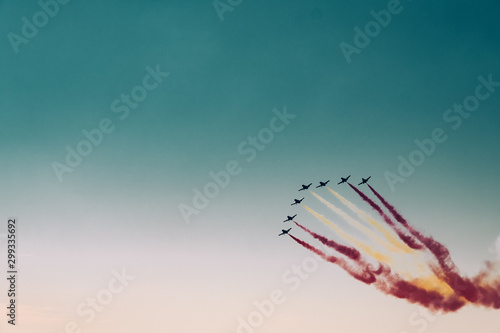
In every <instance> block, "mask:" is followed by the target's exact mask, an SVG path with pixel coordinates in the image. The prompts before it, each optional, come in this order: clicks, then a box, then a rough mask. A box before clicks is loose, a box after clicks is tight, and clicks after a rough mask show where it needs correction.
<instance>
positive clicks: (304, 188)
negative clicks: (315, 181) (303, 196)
mask: <svg viewBox="0 0 500 333" xmlns="http://www.w3.org/2000/svg"><path fill="white" fill-rule="evenodd" d="M311 185H312V183H311V184H309V185H302V188H301V189H300V190H299V191H304V190H307V189H309V186H311Z"/></svg>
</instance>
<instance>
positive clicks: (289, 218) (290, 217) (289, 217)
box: [283, 214, 297, 222]
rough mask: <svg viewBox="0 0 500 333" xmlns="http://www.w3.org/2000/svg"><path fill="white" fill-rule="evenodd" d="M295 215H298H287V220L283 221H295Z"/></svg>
mask: <svg viewBox="0 0 500 333" xmlns="http://www.w3.org/2000/svg"><path fill="white" fill-rule="evenodd" d="M295 216H297V214H295V215H294V216H287V217H286V220H285V221H283V222H288V221H293V219H294V218H295Z"/></svg>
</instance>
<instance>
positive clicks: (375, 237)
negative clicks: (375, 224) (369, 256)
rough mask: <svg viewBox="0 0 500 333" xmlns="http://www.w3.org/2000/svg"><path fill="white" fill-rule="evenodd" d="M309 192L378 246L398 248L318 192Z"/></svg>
mask: <svg viewBox="0 0 500 333" xmlns="http://www.w3.org/2000/svg"><path fill="white" fill-rule="evenodd" d="M309 192H311V194H312V195H314V196H315V197H316V198H317V199H318V200H319V201H321V202H322V203H323V204H325V205H326V206H327V207H328V208H330V209H331V210H332V211H333V212H334V213H336V214H337V215H340V216H341V217H342V218H343V219H344V220H346V221H347V222H348V223H349V224H350V225H352V226H353V227H354V228H356V229H358V230H359V231H361V232H363V233H365V234H366V235H367V236H368V237H370V238H371V239H373V240H374V241H375V242H376V243H377V244H379V245H380V246H382V247H384V248H387V247H388V246H387V245H389V246H390V247H391V248H390V250H392V251H394V250H396V251H397V250H398V249H397V248H396V247H395V246H393V245H392V244H387V241H386V240H383V239H381V238H380V237H379V236H378V235H376V234H375V233H373V231H371V230H370V229H368V228H366V227H365V226H364V225H362V224H361V223H359V222H358V221H356V220H355V219H353V218H352V217H350V216H349V215H347V214H346V213H345V212H343V211H342V210H341V209H339V208H337V207H336V206H335V205H333V204H332V203H330V202H328V201H327V200H325V199H324V198H322V197H321V196H319V195H318V194H316V193H314V192H313V191H311V190H309Z"/></svg>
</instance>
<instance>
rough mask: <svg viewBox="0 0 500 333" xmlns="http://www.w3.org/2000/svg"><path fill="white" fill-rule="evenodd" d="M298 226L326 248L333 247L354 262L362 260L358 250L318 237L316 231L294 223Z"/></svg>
mask: <svg viewBox="0 0 500 333" xmlns="http://www.w3.org/2000/svg"><path fill="white" fill-rule="evenodd" d="M293 222H294V223H295V224H296V225H297V226H299V227H300V228H302V230H304V231H305V232H307V233H308V234H310V235H311V236H313V237H314V238H316V239H317V240H319V241H320V242H321V243H323V244H325V245H326V246H329V247H331V248H332V249H334V250H336V251H337V252H339V253H342V254H343V255H345V256H346V257H348V258H350V259H352V260H354V261H359V260H360V259H361V253H360V252H359V251H358V250H356V249H355V248H353V247H351V246H345V245H342V244H339V243H337V242H335V241H333V240H330V239H328V238H326V237H323V236H321V235H318V234H317V233H315V232H314V231H311V230H309V229H307V228H306V227H304V226H302V225H300V224H299V223H297V222H295V221H293Z"/></svg>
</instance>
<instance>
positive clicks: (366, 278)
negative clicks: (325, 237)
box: [288, 234, 377, 284]
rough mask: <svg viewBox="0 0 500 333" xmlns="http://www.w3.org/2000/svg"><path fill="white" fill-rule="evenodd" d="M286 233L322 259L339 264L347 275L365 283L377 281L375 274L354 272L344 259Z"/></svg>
mask: <svg viewBox="0 0 500 333" xmlns="http://www.w3.org/2000/svg"><path fill="white" fill-rule="evenodd" d="M288 235H289V236H290V237H292V239H293V240H294V241H296V242H297V243H299V244H300V245H302V246H303V247H305V248H306V249H308V250H309V251H311V252H313V253H315V254H317V255H318V256H320V257H321V258H323V259H324V260H326V261H328V262H331V263H333V264H336V265H338V266H340V267H341V268H342V269H343V270H345V271H346V272H347V273H348V274H349V275H351V276H352V277H353V278H355V279H356V280H359V281H361V282H363V283H366V284H372V283H374V282H375V281H377V278H376V277H375V275H374V274H373V273H372V272H370V271H367V270H365V271H363V272H362V273H359V272H356V270H355V269H354V268H352V267H351V266H349V265H348V264H347V262H346V261H345V260H344V259H341V258H337V257H335V256H329V255H327V254H326V253H323V252H322V251H321V250H318V249H317V248H315V247H314V246H312V245H310V244H308V243H306V242H304V241H303V240H300V239H298V238H297V237H295V236H293V235H290V234H288Z"/></svg>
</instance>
